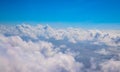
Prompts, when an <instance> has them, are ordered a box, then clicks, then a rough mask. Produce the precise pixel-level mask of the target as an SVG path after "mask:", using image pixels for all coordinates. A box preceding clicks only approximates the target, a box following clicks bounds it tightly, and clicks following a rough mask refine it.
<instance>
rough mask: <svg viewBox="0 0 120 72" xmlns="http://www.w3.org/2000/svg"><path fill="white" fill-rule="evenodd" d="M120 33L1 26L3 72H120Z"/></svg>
mask: <svg viewBox="0 0 120 72" xmlns="http://www.w3.org/2000/svg"><path fill="white" fill-rule="evenodd" d="M119 67H120V31H119V30H109V31H107V30H104V31H100V30H84V29H79V28H66V29H55V28H52V27H50V26H49V25H46V26H43V25H37V26H31V25H26V24H24V25H17V26H6V25H1V26H0V72H120V69H119Z"/></svg>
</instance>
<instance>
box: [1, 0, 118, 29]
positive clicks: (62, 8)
mask: <svg viewBox="0 0 120 72" xmlns="http://www.w3.org/2000/svg"><path fill="white" fill-rule="evenodd" d="M0 23H1V24H2V23H6V24H7V23H9V24H10V23H51V24H52V23H57V24H63V25H64V26H65V24H67V25H70V26H83V27H88V28H89V27H92V26H93V27H94V26H101V27H102V26H105V27H107V26H108V27H109V28H112V27H113V26H114V28H116V29H118V28H119V26H120V0H0ZM88 24H89V25H88Z"/></svg>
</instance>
